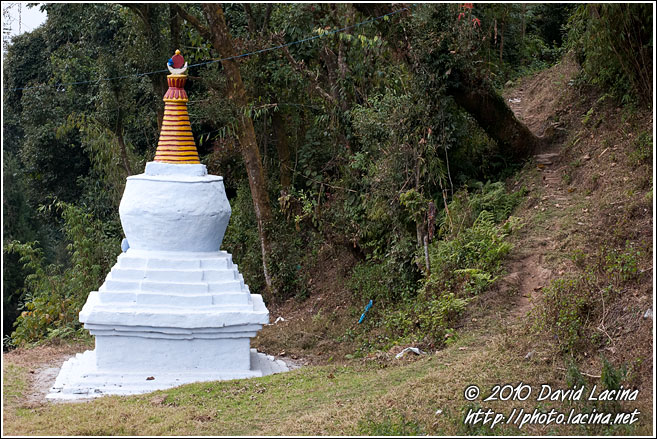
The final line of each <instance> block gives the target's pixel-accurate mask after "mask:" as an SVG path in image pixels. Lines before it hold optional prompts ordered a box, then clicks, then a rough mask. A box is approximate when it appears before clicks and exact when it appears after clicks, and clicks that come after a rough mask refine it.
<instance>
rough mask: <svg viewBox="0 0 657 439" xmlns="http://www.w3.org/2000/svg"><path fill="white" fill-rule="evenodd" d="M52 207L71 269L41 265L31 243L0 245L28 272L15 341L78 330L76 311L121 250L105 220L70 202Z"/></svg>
mask: <svg viewBox="0 0 657 439" xmlns="http://www.w3.org/2000/svg"><path fill="white" fill-rule="evenodd" d="M54 206H55V208H56V209H58V210H61V213H62V218H63V219H64V224H65V227H64V232H65V234H66V237H67V239H68V241H69V244H68V246H67V250H68V253H69V256H70V267H65V266H62V265H55V264H49V265H46V263H45V259H44V255H43V251H42V250H41V249H40V248H39V246H38V245H39V243H38V242H36V241H35V242H30V243H20V242H17V241H13V242H11V243H9V244H7V245H6V246H5V248H4V251H5V252H7V253H16V254H18V255H20V262H21V263H22V264H23V265H24V267H25V268H26V269H27V270H28V271H29V272H30V274H29V275H28V276H27V277H26V279H25V287H24V291H23V292H22V293H23V294H22V297H23V300H22V305H21V308H19V310H22V312H21V315H20V316H19V317H18V319H17V320H16V322H15V323H14V326H15V327H16V330H15V331H14V332H13V333H12V335H11V337H12V342H13V344H15V345H23V344H29V343H35V342H38V341H40V340H42V339H48V338H54V337H64V336H70V335H72V334H74V333H75V332H76V331H77V330H78V329H80V322H79V320H78V313H79V311H80V309H82V306H83V305H84V303H85V302H86V300H87V296H88V295H89V292H91V291H93V290H96V289H98V287H100V285H101V284H102V283H103V281H104V279H105V276H106V275H107V272H108V271H109V270H110V268H111V266H112V265H113V263H114V261H115V260H116V256H117V254H118V253H119V251H120V247H119V241H118V237H117V236H112V235H111V234H109V233H108V231H107V229H108V225H107V224H106V223H103V222H100V221H98V220H96V219H94V218H93V217H92V215H91V214H89V213H87V212H85V211H83V210H82V209H81V208H79V207H76V206H73V205H71V204H67V203H63V202H57V203H55V205H54Z"/></svg>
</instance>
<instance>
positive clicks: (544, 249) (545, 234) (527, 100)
mask: <svg viewBox="0 0 657 439" xmlns="http://www.w3.org/2000/svg"><path fill="white" fill-rule="evenodd" d="M554 70H557V72H555V71H554ZM576 71H577V68H576V66H575V64H574V63H572V62H569V61H568V60H564V61H563V62H562V64H560V65H557V66H555V67H553V68H551V69H549V70H548V71H545V72H542V73H540V74H539V75H536V76H533V77H531V78H526V79H524V80H521V81H520V83H519V84H517V85H516V86H515V87H514V88H512V89H511V90H508V91H507V93H506V94H505V98H506V99H507V104H508V105H509V107H510V108H511V109H512V110H513V112H514V114H515V115H516V117H517V118H518V119H519V120H520V121H522V122H523V123H525V124H526V125H527V127H528V128H529V129H530V130H531V131H532V132H533V133H534V134H535V135H537V136H539V137H544V138H545V137H550V138H551V139H554V140H552V141H550V142H549V144H548V145H547V146H546V149H545V150H544V151H541V152H540V153H538V154H536V155H534V156H533V157H532V158H531V161H532V165H533V166H534V170H535V172H536V173H537V175H536V176H535V178H534V185H533V186H531V187H530V188H529V190H530V201H529V206H528V208H529V209H533V210H534V212H531V210H530V212H528V213H530V214H531V216H533V217H541V216H548V215H550V214H556V215H555V218H554V219H555V221H553V222H551V223H550V224H546V225H545V227H532V228H531V230H529V231H524V232H523V233H522V236H521V237H520V238H519V239H518V240H517V241H518V242H516V245H515V247H514V250H513V251H512V253H511V256H510V259H509V261H508V263H507V267H506V268H507V272H508V273H509V274H508V275H507V276H506V277H505V278H504V279H503V281H502V289H507V290H509V289H510V290H511V291H510V292H512V293H515V294H514V295H515V296H516V297H517V302H516V306H515V308H514V309H513V310H512V312H511V313H510V317H512V318H513V319H514V320H518V319H522V318H523V317H525V316H526V315H527V313H528V312H529V311H530V310H531V309H532V307H533V306H534V305H535V303H536V301H537V299H538V298H539V297H540V294H541V291H542V289H543V288H544V287H545V286H547V285H548V284H549V282H550V280H551V279H552V278H553V277H554V276H555V275H556V274H558V273H554V272H553V269H552V268H550V267H549V266H548V264H547V259H549V256H550V254H551V253H553V252H555V251H556V250H557V248H558V243H557V242H555V239H554V238H555V235H556V233H555V232H556V230H557V229H559V228H560V224H559V214H558V211H559V210H565V209H568V208H569V207H571V205H572V204H573V199H572V198H573V197H572V192H569V190H568V188H567V184H565V182H564V179H563V176H564V168H565V166H567V165H566V164H564V163H563V160H562V155H561V153H560V151H561V149H562V143H561V142H560V141H559V134H560V132H561V131H563V130H564V128H563V127H562V126H561V124H559V123H558V122H555V121H554V120H555V119H556V120H558V117H555V115H557V114H558V112H559V111H560V109H561V108H562V107H563V100H564V97H565V95H566V94H567V92H568V87H570V84H571V83H570V80H571V78H572V77H573V76H574V74H575V73H576ZM548 75H549V76H548ZM548 77H549V78H555V77H558V78H560V80H559V81H556V82H555V81H553V80H549V81H548V80H546V79H547V78H548Z"/></svg>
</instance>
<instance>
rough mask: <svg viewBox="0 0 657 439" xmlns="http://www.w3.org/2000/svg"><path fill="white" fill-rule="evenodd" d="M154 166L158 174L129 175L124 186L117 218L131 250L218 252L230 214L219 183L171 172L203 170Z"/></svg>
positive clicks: (217, 179)
mask: <svg viewBox="0 0 657 439" xmlns="http://www.w3.org/2000/svg"><path fill="white" fill-rule="evenodd" d="M149 165H150V164H149ZM158 165H159V166H158V169H159V168H161V172H159V173H151V174H146V173H144V174H139V175H133V176H131V177H128V180H127V182H126V186H125V191H124V193H123V198H122V199H121V204H120V206H119V214H120V216H121V225H122V226H123V231H124V232H125V235H126V238H127V239H128V244H129V245H130V249H134V250H147V251H148V250H150V251H169V252H217V251H219V247H220V245H221V241H222V240H223V237H224V233H225V232H226V227H227V226H228V221H229V219H230V213H231V210H230V204H229V203H228V199H227V198H226V192H225V189H224V183H223V178H221V177H217V176H214V175H194V172H185V173H173V171H175V170H181V171H182V170H184V169H186V167H187V166H192V167H193V166H203V165H169V164H166V163H158ZM170 167H175V168H174V169H169V168H170ZM164 170H167V172H168V173H166V172H164ZM153 172H155V171H153ZM196 173H201V172H199V171H197V172H196Z"/></svg>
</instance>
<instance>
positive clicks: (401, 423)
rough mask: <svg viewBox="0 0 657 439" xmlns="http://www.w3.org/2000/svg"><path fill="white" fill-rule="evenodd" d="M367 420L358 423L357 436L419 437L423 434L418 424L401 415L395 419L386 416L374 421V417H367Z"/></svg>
mask: <svg viewBox="0 0 657 439" xmlns="http://www.w3.org/2000/svg"><path fill="white" fill-rule="evenodd" d="M368 418H370V419H363V420H360V421H359V422H358V434H359V435H363V436H419V435H423V434H425V433H424V431H423V429H422V427H421V426H420V425H419V424H417V423H416V422H414V421H409V420H407V419H405V418H404V417H403V416H402V415H398V416H395V417H392V416H390V415H386V416H384V417H383V418H380V419H376V416H374V415H369V416H368ZM372 418H374V419H372Z"/></svg>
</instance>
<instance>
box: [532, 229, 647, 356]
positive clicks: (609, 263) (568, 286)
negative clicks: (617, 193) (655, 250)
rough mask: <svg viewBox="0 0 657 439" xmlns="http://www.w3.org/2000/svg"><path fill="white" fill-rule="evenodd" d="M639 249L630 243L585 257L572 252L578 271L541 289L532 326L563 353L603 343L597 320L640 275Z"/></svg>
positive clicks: (603, 338)
mask: <svg viewBox="0 0 657 439" xmlns="http://www.w3.org/2000/svg"><path fill="white" fill-rule="evenodd" d="M641 257H642V251H641V250H639V249H637V248H636V247H635V246H634V245H632V244H631V243H630V242H627V243H626V245H625V248H624V249H613V248H612V249H610V248H607V247H603V248H600V249H598V250H597V251H596V252H594V253H593V254H590V255H588V257H587V256H586V255H585V254H584V253H583V252H581V251H576V252H575V253H574V255H573V260H574V261H575V262H576V264H577V266H578V267H580V268H581V269H582V273H579V274H575V275H571V276H568V277H564V278H558V279H555V280H553V281H552V282H551V283H550V285H549V286H547V287H545V288H543V300H542V302H541V303H540V304H539V306H537V308H536V312H535V324H534V326H535V329H537V330H540V331H546V332H548V333H549V334H551V335H552V336H554V337H555V338H556V340H557V343H558V345H559V347H560V349H561V350H562V351H563V352H565V353H566V352H570V353H574V352H576V351H577V350H578V349H581V348H584V347H586V346H590V345H591V344H592V343H593V345H595V346H604V344H605V343H606V342H607V337H606V336H604V337H600V334H599V331H600V330H599V328H598V326H597V323H596V322H597V321H598V319H601V318H604V312H605V307H606V309H609V307H611V306H613V303H614V302H615V301H616V300H618V298H619V297H620V291H623V288H624V287H626V286H628V285H630V284H631V283H633V282H635V281H636V280H637V279H638V277H639V276H640V275H641V272H640V270H639V269H638V264H639V260H640V258H641Z"/></svg>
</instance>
